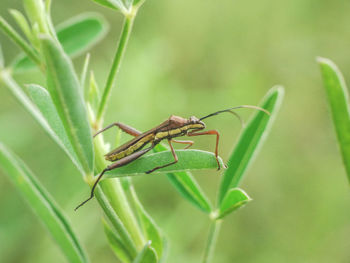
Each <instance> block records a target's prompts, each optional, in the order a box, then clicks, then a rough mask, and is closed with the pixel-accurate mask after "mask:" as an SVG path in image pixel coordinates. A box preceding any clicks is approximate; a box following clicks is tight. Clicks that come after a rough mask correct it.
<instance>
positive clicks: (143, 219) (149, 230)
mask: <svg viewBox="0 0 350 263" xmlns="http://www.w3.org/2000/svg"><path fill="white" fill-rule="evenodd" d="M127 188H128V190H129V191H130V192H131V196H132V199H133V201H134V206H135V208H136V211H137V214H138V218H139V221H140V224H141V227H142V231H143V234H144V236H145V238H146V240H150V241H151V242H152V247H153V248H154V250H155V251H156V252H157V255H158V258H161V257H162V254H163V242H164V238H163V237H162V235H161V233H160V230H159V228H158V226H157V225H156V223H155V222H154V221H153V219H152V218H151V217H150V215H149V214H148V213H147V212H146V210H145V209H144V208H143V206H142V204H141V202H140V200H139V199H138V197H137V195H136V192H135V189H134V187H133V186H132V185H131V184H130V183H129V184H128V186H127Z"/></svg>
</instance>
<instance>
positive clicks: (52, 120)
mask: <svg viewBox="0 0 350 263" xmlns="http://www.w3.org/2000/svg"><path fill="white" fill-rule="evenodd" d="M27 88H28V93H29V95H30V97H31V99H32V101H33V102H34V103H35V105H36V106H37V107H38V109H39V110H40V112H41V114H42V115H43V117H44V118H45V119H46V121H47V122H48V124H49V125H50V127H51V129H52V130H53V132H54V133H55V134H56V135H57V137H58V138H59V139H60V142H61V143H62V144H63V146H64V147H63V149H64V150H65V152H66V153H67V155H68V156H69V158H70V159H71V160H72V161H73V163H74V164H75V165H76V166H77V168H78V169H79V170H82V167H81V165H80V163H79V159H78V157H77V155H76V154H75V152H74V150H73V148H72V145H71V143H70V142H69V139H68V136H67V133H66V131H65V129H64V127H63V124H62V121H61V119H60V117H59V116H58V113H57V110H56V108H55V105H54V104H53V101H52V99H51V96H50V94H49V92H48V91H47V90H46V89H44V88H42V87H40V86H39V85H36V84H29V85H27Z"/></svg>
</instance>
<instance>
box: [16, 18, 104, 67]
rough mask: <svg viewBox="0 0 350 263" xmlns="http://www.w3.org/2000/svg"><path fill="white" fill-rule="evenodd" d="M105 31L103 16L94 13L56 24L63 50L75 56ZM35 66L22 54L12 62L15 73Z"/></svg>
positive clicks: (94, 42)
mask: <svg viewBox="0 0 350 263" xmlns="http://www.w3.org/2000/svg"><path fill="white" fill-rule="evenodd" d="M107 31H108V24H107V22H106V21H105V20H104V18H102V17H101V16H100V15H98V14H95V13H85V14H81V15H78V16H75V17H73V18H71V19H69V20H68V21H66V22H64V23H63V24H60V25H59V26H57V38H58V40H59V41H60V43H61V45H62V47H63V49H64V51H65V52H66V53H67V54H68V55H69V56H70V57H76V56H78V55H80V54H83V53H84V52H86V51H87V50H89V49H90V48H91V47H92V46H94V45H95V44H96V43H97V42H99V41H100V40H101V39H102V38H103V37H104V36H105V35H106V33H107ZM35 66H36V65H35V64H34V63H33V62H32V61H31V60H30V59H29V58H28V57H27V56H25V55H24V54H22V55H20V56H19V57H18V58H17V59H16V60H15V61H14V62H13V63H12V67H13V70H14V71H15V72H16V73H20V72H25V71H27V70H31V69H33V68H35Z"/></svg>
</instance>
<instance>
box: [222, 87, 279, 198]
mask: <svg viewBox="0 0 350 263" xmlns="http://www.w3.org/2000/svg"><path fill="white" fill-rule="evenodd" d="M283 94H284V90H283V88H282V87H275V88H272V89H270V90H269V92H268V93H267V94H266V96H265V97H264V99H263V101H262V103H261V104H260V105H259V106H260V107H261V108H264V109H266V110H267V111H269V112H270V113H271V115H267V114H266V113H264V112H262V111H256V112H255V114H254V115H253V118H251V119H250V121H249V122H248V124H247V125H246V127H245V129H244V130H243V131H242V133H241V135H240V136H239V139H238V142H237V144H236V146H235V148H234V150H233V152H232V154H231V157H230V159H229V162H228V164H227V166H228V168H227V169H226V171H225V172H224V175H223V177H222V181H221V185H220V190H219V203H221V202H222V201H223V198H224V197H225V195H226V193H227V191H228V190H229V189H230V188H235V187H237V186H238V184H239V182H240V181H241V179H242V177H243V175H244V173H245V171H246V170H247V168H248V166H249V164H250V163H251V161H252V160H253V158H254V157H255V156H256V154H257V152H258V150H259V148H260V147H261V145H262V142H263V141H264V139H265V138H266V137H267V134H268V133H269V131H270V128H271V125H272V123H273V121H274V119H275V118H276V115H277V113H278V110H279V108H280V105H281V103H282V99H283Z"/></svg>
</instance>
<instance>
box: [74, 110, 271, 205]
mask: <svg viewBox="0 0 350 263" xmlns="http://www.w3.org/2000/svg"><path fill="white" fill-rule="evenodd" d="M239 108H252V109H257V110H260V111H263V112H265V113H267V114H270V113H269V112H268V111H266V110H265V109H263V108H260V107H257V106H251V105H241V106H237V107H233V108H229V109H226V110H221V111H217V112H214V113H211V114H209V115H207V116H204V117H202V118H197V117H195V116H191V117H190V118H189V119H184V118H182V117H179V116H174V115H172V116H170V118H169V119H167V120H166V121H164V122H162V123H161V124H159V125H158V126H156V127H154V128H153V129H150V130H148V131H146V132H144V133H141V132H139V131H138V130H136V129H134V128H132V127H130V126H128V125H125V124H123V123H120V122H115V123H112V124H110V125H108V126H107V127H105V128H103V129H101V130H100V131H98V132H97V133H96V134H95V135H94V137H96V136H97V135H98V134H100V133H102V132H104V131H106V130H108V129H110V128H112V127H114V126H117V127H119V128H120V129H121V130H122V131H124V132H125V133H127V134H130V135H132V136H134V137H135V138H134V139H132V140H130V141H128V142H126V143H124V144H123V145H121V146H119V147H117V148H116V149H114V150H112V151H111V152H109V153H107V154H106V155H105V159H106V160H108V161H111V162H113V163H112V164H110V165H108V166H107V167H106V168H105V169H104V170H103V171H102V172H101V173H100V175H99V176H98V177H97V179H96V181H95V183H94V185H93V186H92V188H91V194H90V197H89V198H88V199H86V200H85V201H84V202H82V203H81V204H80V205H78V206H77V207H76V208H75V210H77V209H78V208H79V207H81V206H82V205H84V204H85V203H86V202H88V201H89V200H90V199H92V198H93V197H94V190H95V188H96V186H97V184H98V182H99V181H100V180H101V178H102V177H103V175H104V174H105V173H106V172H107V171H111V170H113V169H116V168H118V167H121V166H124V165H126V164H128V163H130V162H132V161H134V160H136V159H138V158H139V157H141V156H142V155H144V154H146V153H147V152H149V151H150V150H152V149H153V148H154V147H155V146H156V145H157V144H158V143H160V142H161V141H162V140H167V141H168V144H169V146H170V150H171V153H172V155H173V157H174V161H173V162H170V163H167V164H164V165H161V166H157V167H154V168H153V169H151V170H149V171H145V173H146V174H149V173H152V172H154V171H155V170H158V169H161V168H164V167H167V166H169V165H173V164H175V163H177V162H178V157H177V155H176V152H175V150H174V148H173V145H172V142H174V143H181V144H187V146H186V147H185V149H187V148H189V147H191V146H192V145H193V141H179V140H175V139H174V138H176V137H181V136H200V135H215V136H216V146H215V158H216V162H217V164H218V170H220V162H219V159H218V146H219V137H220V135H219V132H218V131H216V130H208V131H201V130H203V129H205V124H204V122H203V121H202V120H204V119H206V118H209V117H212V116H215V115H218V114H220V113H223V112H230V113H232V114H234V115H235V116H237V117H238V118H239V119H240V117H239V115H238V114H237V113H236V112H234V111H233V110H235V109H239ZM147 144H150V146H149V147H147V148H144V147H145V146H146V145H147Z"/></svg>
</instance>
